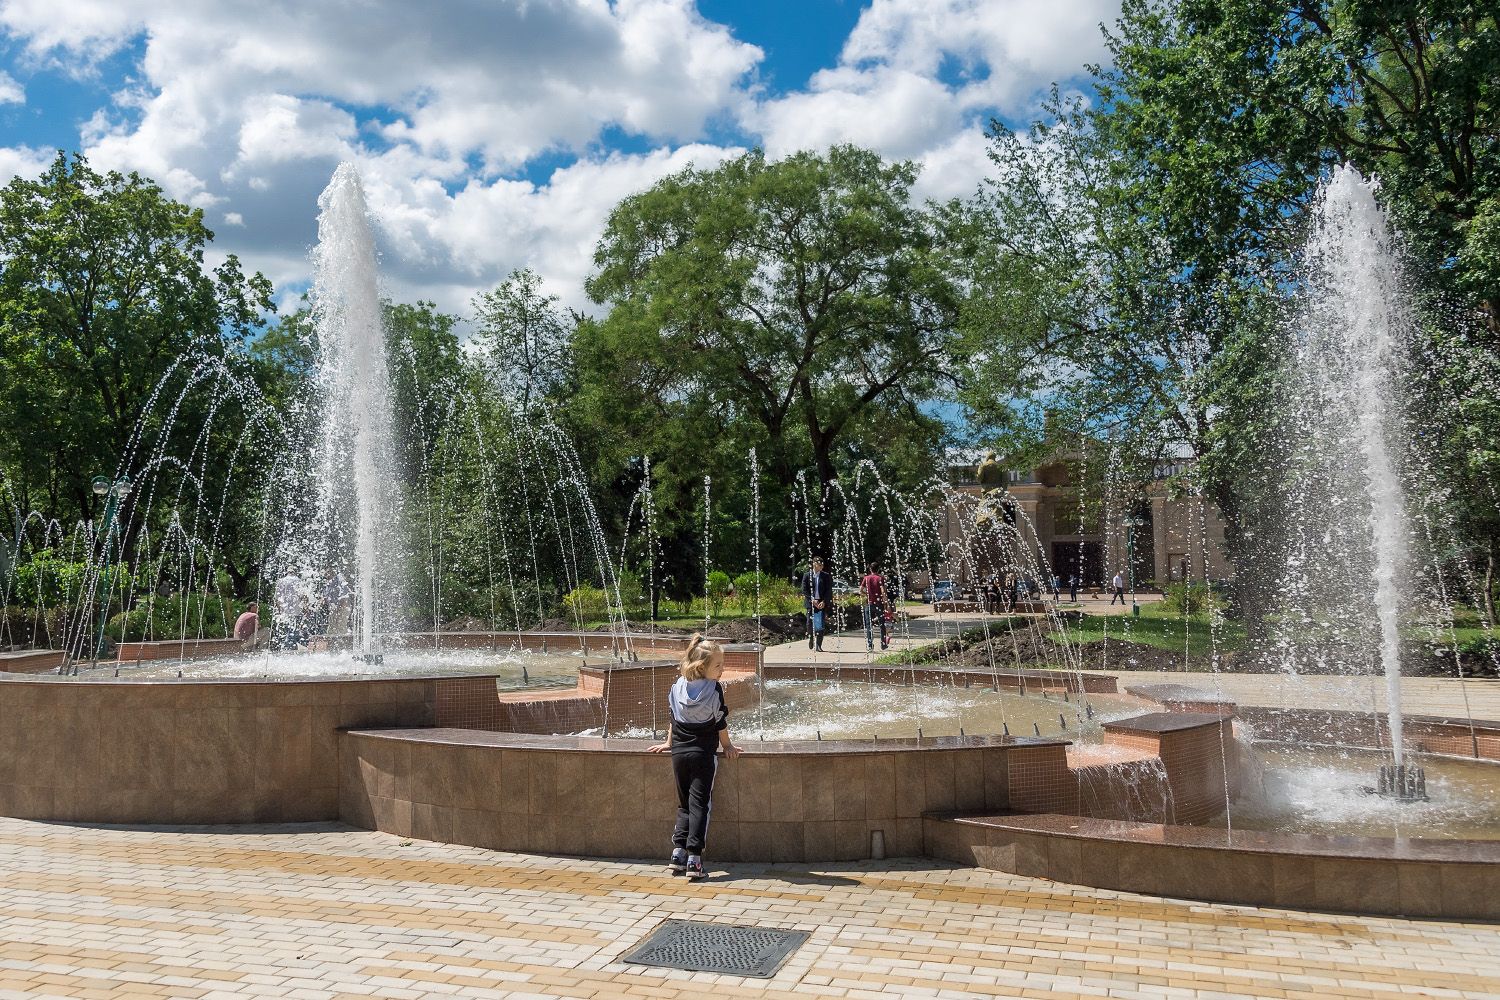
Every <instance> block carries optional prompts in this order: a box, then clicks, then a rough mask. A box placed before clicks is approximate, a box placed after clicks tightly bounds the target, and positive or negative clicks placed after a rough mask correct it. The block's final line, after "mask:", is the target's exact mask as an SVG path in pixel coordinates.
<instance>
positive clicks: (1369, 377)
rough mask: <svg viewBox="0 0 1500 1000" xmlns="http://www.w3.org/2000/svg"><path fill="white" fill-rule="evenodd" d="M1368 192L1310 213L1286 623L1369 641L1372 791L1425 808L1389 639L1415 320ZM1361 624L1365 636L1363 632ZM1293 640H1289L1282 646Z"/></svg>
mask: <svg viewBox="0 0 1500 1000" xmlns="http://www.w3.org/2000/svg"><path fill="white" fill-rule="evenodd" d="M1376 189H1377V186H1376V185H1375V184H1373V183H1371V182H1368V181H1366V180H1365V179H1364V178H1363V177H1361V176H1360V174H1359V172H1358V171H1357V170H1355V169H1354V168H1353V167H1350V166H1343V167H1340V168H1338V169H1337V170H1335V171H1334V173H1333V176H1332V177H1331V178H1330V179H1329V181H1328V182H1327V183H1326V184H1325V185H1324V187H1323V190H1322V193H1321V197H1320V200H1319V203H1318V206H1317V209H1316V211H1315V213H1314V229H1313V234H1312V236H1311V238H1310V240H1309V241H1308V245H1307V263H1306V274H1305V278H1306V282H1307V292H1306V296H1305V308H1304V311H1303V315H1302V322H1301V328H1300V330H1299V332H1298V336H1297V338H1296V343H1295V358H1296V366H1297V374H1296V377H1294V378H1293V380H1292V384H1293V386H1294V388H1295V391H1296V397H1295V407H1296V415H1297V419H1298V426H1297V427H1296V431H1295V432H1296V433H1298V434H1299V435H1301V438H1302V440H1301V444H1300V446H1299V447H1298V448H1297V449H1296V456H1297V457H1296V463H1295V470H1296V472H1295V476H1296V479H1297V484H1296V487H1295V491H1296V492H1295V494H1294V495H1295V496H1296V497H1297V498H1298V500H1299V501H1300V504H1299V505H1298V508H1297V509H1298V510H1299V511H1300V513H1301V515H1302V519H1301V520H1302V523H1301V524H1300V525H1297V526H1296V527H1295V528H1294V530H1297V529H1300V539H1299V540H1300V541H1301V543H1302V544H1303V546H1304V549H1303V552H1302V556H1301V558H1297V559H1294V560H1292V561H1291V562H1290V563H1289V567H1288V581H1287V583H1286V584H1285V585H1284V587H1283V591H1284V592H1285V593H1288V594H1290V595H1292V596H1293V597H1294V598H1296V599H1298V600H1300V601H1302V602H1303V606H1302V607H1301V608H1299V609H1298V611H1300V612H1301V614H1298V615H1294V616H1289V617H1288V619H1287V620H1288V622H1289V628H1290V629H1298V628H1305V627H1306V626H1307V625H1308V624H1309V621H1310V619H1311V620H1322V621H1329V620H1336V621H1339V622H1340V623H1341V624H1340V625H1339V633H1338V634H1339V635H1340V637H1341V638H1343V639H1345V640H1346V641H1353V642H1356V643H1358V642H1360V641H1361V640H1365V642H1363V643H1361V645H1366V646H1368V645H1369V643H1368V639H1369V638H1370V637H1375V638H1376V639H1377V641H1376V643H1374V645H1375V648H1377V649H1378V651H1379V652H1378V656H1379V662H1378V665H1379V668H1380V670H1381V671H1382V672H1383V673H1384V676H1385V693H1386V720H1387V728H1388V730H1389V738H1390V751H1391V755H1392V760H1391V763H1390V765H1389V766H1388V767H1384V768H1382V769H1381V774H1380V780H1379V783H1378V786H1377V791H1378V792H1379V794H1382V795H1394V796H1397V797H1401V798H1407V797H1410V798H1418V797H1421V798H1425V791H1423V790H1424V789H1425V782H1424V781H1423V779H1422V775H1421V773H1420V770H1421V769H1420V768H1417V767H1415V766H1414V765H1409V764H1408V763H1407V761H1406V759H1405V747H1404V740H1403V736H1402V713H1401V652H1400V633H1399V629H1398V626H1399V620H1400V614H1401V611H1402V591H1401V587H1400V586H1399V581H1400V580H1401V579H1403V577H1405V576H1406V573H1407V564H1408V560H1407V552H1406V548H1407V540H1406V530H1405V523H1404V522H1405V515H1404V504H1403V489H1402V469H1401V467H1400V465H1399V464H1398V463H1399V457H1400V452H1399V443H1400V442H1401V441H1402V440H1403V434H1402V426H1401V413H1400V401H1401V379H1402V375H1403V369H1404V366H1405V365H1406V363H1407V362H1406V355H1405V348H1406V343H1407V341H1408V338H1409V335H1410V332H1411V326H1412V322H1413V320H1412V316H1411V312H1410V308H1409V306H1408V304H1407V294H1406V289H1405V286H1404V282H1403V279H1402V275H1401V266H1400V261H1399V259H1398V257H1397V254H1396V252H1395V250H1394V248H1393V246H1392V233H1391V229H1390V225H1389V223H1388V222H1387V220H1386V217H1385V213H1384V212H1383V211H1382V210H1381V208H1380V206H1379V204H1378V203H1377V202H1376V200H1375V191H1376ZM1320 535H1321V537H1319V536H1320ZM1311 609H1315V610H1313V613H1312V614H1309V613H1308V612H1309V610H1311ZM1349 623H1355V625H1354V628H1353V629H1350V628H1349V627H1348V625H1349ZM1367 623H1373V626H1374V627H1373V628H1372V629H1368V630H1366V629H1364V628H1362V627H1361V626H1364V625H1366V624H1367ZM1300 641H1302V637H1300V636H1297V635H1294V634H1288V635H1287V636H1286V637H1285V642H1286V644H1287V645H1288V646H1295V645H1297V644H1298V643H1299V642H1300Z"/></svg>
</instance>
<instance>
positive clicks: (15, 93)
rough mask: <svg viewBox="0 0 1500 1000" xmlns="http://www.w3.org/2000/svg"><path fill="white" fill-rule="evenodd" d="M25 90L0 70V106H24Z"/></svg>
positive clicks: (13, 78)
mask: <svg viewBox="0 0 1500 1000" xmlns="http://www.w3.org/2000/svg"><path fill="white" fill-rule="evenodd" d="M25 103H26V88H25V87H23V86H21V84H20V82H19V81H18V80H17V79H16V78H15V77H13V76H11V75H10V74H9V73H7V72H5V70H3V69H0V104H25Z"/></svg>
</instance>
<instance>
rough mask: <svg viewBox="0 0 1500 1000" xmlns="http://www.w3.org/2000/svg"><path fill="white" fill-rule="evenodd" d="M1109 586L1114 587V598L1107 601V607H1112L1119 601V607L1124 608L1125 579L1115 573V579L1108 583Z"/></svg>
mask: <svg viewBox="0 0 1500 1000" xmlns="http://www.w3.org/2000/svg"><path fill="white" fill-rule="evenodd" d="M1110 585H1111V586H1112V587H1114V590H1115V596H1113V597H1111V598H1110V599H1109V606H1110V607H1114V606H1115V602H1116V601H1119V602H1120V606H1121V607H1124V605H1125V578H1124V577H1123V576H1121V575H1120V574H1119V573H1116V574H1115V578H1114V579H1113V580H1111V581H1110Z"/></svg>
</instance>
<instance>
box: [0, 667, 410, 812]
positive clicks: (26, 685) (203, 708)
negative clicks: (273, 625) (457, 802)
mask: <svg viewBox="0 0 1500 1000" xmlns="http://www.w3.org/2000/svg"><path fill="white" fill-rule="evenodd" d="M434 684H435V682H434V681H432V680H409V679H390V680H363V681H295V682H255V681H151V682H132V681H120V682H110V681H76V680H68V679H66V678H54V679H43V678H35V679H27V678H24V677H17V676H14V675H12V676H9V677H4V678H0V814H3V815H6V816H15V817H19V818H23V819H51V820H76V821H82V822H96V823H244V822H292V821H301V820H331V819H335V818H337V816H338V776H339V768H338V740H337V733H338V730H339V728H340V727H344V726H413V725H431V724H432V720H433V717H434V715H433V707H434Z"/></svg>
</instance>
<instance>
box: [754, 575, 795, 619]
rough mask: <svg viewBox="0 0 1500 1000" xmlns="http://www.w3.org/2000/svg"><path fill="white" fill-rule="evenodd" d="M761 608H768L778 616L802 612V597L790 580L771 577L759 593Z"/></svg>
mask: <svg viewBox="0 0 1500 1000" xmlns="http://www.w3.org/2000/svg"><path fill="white" fill-rule="evenodd" d="M760 601H761V606H762V607H769V608H770V609H771V610H772V611H774V612H776V613H777V614H778V615H789V614H791V613H792V612H794V611H800V610H802V595H801V594H799V593H798V592H797V588H795V587H793V586H792V582H791V581H790V580H786V579H783V578H781V577H772V578H771V579H770V580H768V581H767V583H766V586H765V587H764V589H762V590H761V593H760Z"/></svg>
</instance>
